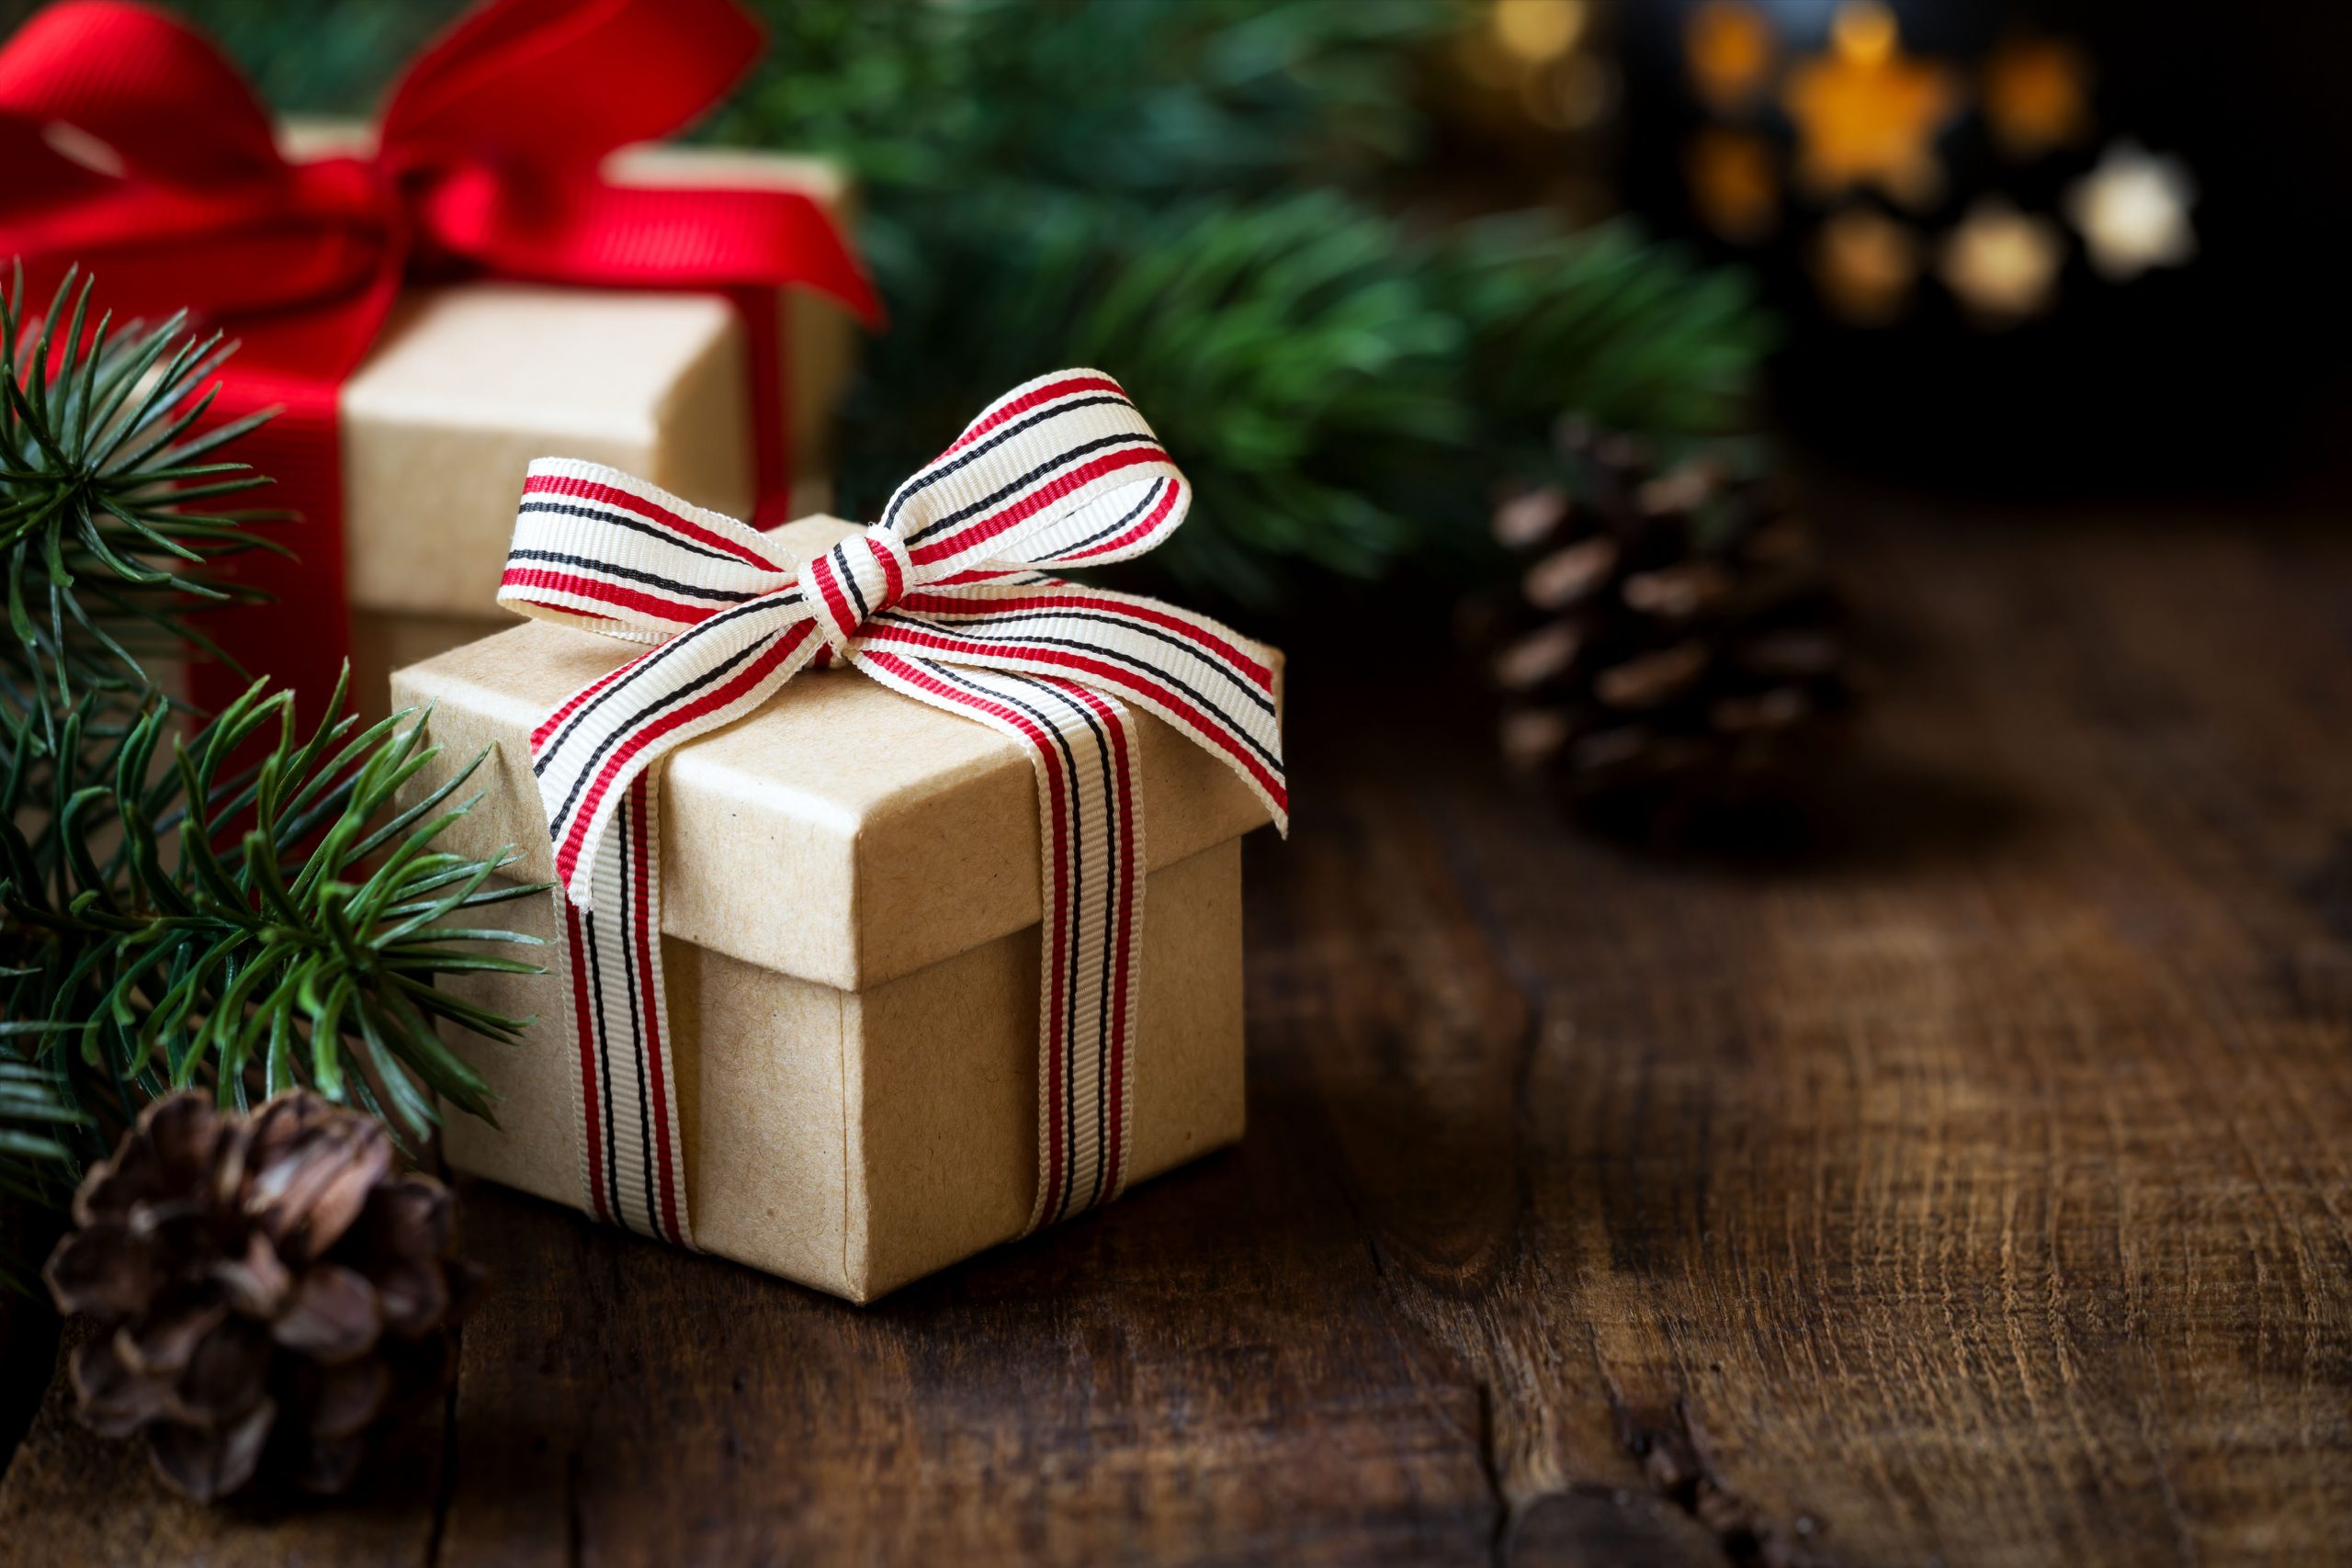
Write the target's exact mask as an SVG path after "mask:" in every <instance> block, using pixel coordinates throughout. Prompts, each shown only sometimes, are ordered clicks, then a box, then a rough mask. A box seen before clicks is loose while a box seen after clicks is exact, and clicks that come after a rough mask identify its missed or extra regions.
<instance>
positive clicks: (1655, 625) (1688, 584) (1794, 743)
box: [1492, 421, 1852, 803]
mask: <svg viewBox="0 0 2352 1568" xmlns="http://www.w3.org/2000/svg"><path fill="white" fill-rule="evenodd" d="M1559 445H1560V448H1561V455H1562V457H1563V458H1564V460H1565V464H1566V471H1565V475H1564V478H1563V479H1562V480H1561V481H1560V482H1555V483H1552V484H1547V485H1544V486H1540V487H1537V488H1532V489H1528V490H1525V491H1521V492H1520V493H1518V494H1516V495H1513V496H1512V497H1510V499H1508V500H1507V501H1505V502H1503V503H1502V504H1501V505H1500V506H1499V507H1498V509H1497V510H1496V512H1495V515H1494V531H1495V536H1496V537H1497V538H1498V540H1499V541H1500V542H1501V543H1502V544H1503V546H1504V547H1506V548H1508V549H1510V550H1511V551H1512V552H1513V553H1514V554H1515V555H1518V556H1519V557H1521V558H1522V559H1523V561H1524V562H1525V563H1526V564H1525V568H1524V570H1523V573H1522V575H1521V579H1520V584H1519V587H1520V603H1519V604H1517V605H1515V606H1514V607H1513V608H1512V609H1511V610H1510V611H1509V612H1507V613H1506V614H1505V615H1504V616H1503V617H1502V619H1503V621H1504V624H1505V626H1506V627H1507V628H1508V631H1507V635H1506V637H1503V638H1500V639H1498V640H1500V641H1501V642H1502V646H1501V647H1500V649H1499V651H1498V652H1497V653H1496V654H1495V655H1494V659H1493V665H1492V669H1493V673H1494V678H1495V681H1496V683H1497V684H1498V686H1499V687H1500V688H1501V689H1502V691H1503V693H1504V710H1503V718H1502V725H1501V744H1502V750H1503V753H1504V755H1505V757H1506V758H1507V760H1509V761H1510V762H1511V763H1512V764H1513V765H1514V766H1516V767H1518V768H1520V769H1521V770H1523V771H1526V772H1529V773H1538V774H1543V775H1546V776H1549V777H1551V778H1553V779H1555V780H1556V781H1557V782H1558V783H1559V784H1561V785H1562V787H1564V788H1565V789H1566V792H1567V793H1568V794H1569V795H1570V796H1571V798H1573V799H1576V800H1578V801H1581V802H1586V803H1595V802H1601V801H1607V802H1611V803H1620V802H1623V801H1626V800H1628V799H1629V798H1633V797H1646V798H1648V799H1650V800H1651V801H1652V802H1654V803H1655V802H1657V801H1659V800H1662V799H1664V798H1665V797H1668V796H1676V797H1689V796H1691V795H1709V794H1713V793H1718V792H1720V791H1721V790H1722V789H1723V788H1724V786H1726V785H1728V784H1732V783H1733V782H1734V781H1736V780H1741V779H1745V778H1747V777H1749V776H1752V775H1754V774H1755V773H1758V772H1760V771H1762V770H1764V769H1766V768H1768V767H1770V766H1771V765H1773V764H1775V763H1777V762H1781V761H1787V760H1789V759H1790V758H1791V757H1792V754H1793V753H1795V752H1796V751H1799V750H1804V748H1805V747H1806V746H1808V745H1809V744H1811V743H1813V742H1815V741H1817V740H1819V739H1822V738H1823V733H1824V730H1825V728H1826V726H1825V725H1824V723H1823V721H1824V720H1825V719H1826V718H1828V717H1829V716H1833V715H1835V714H1837V713H1838V712H1839V711H1841V710H1842V709H1844V708H1845V707H1846V706H1847V705H1848V704H1849V700H1850V698H1851V695H1852V689H1851V686H1850V683H1849V677H1848V674H1847V671H1846V667H1845V648H1844V638H1843V636H1842V631H1841V624H1842V621H1843V606H1842V604H1840V602H1839V600H1838V595H1837V593H1836V592H1835V590H1834V589H1833V588H1832V586H1831V585H1830V583H1829V581H1828V579H1827V575H1826V572H1825V571H1824V570H1823V569H1822V565H1821V562H1820V559H1819V557H1818V555H1817V553H1816V551H1815V546H1814V543H1813V539H1812V537H1811V535H1810V532H1809V530H1807V529H1806V528H1805V526H1804V524H1803V523H1802V522H1800V521H1799V520H1798V519H1797V518H1795V517H1794V516H1792V515H1791V514H1790V513H1788V511H1787V510H1786V508H1785V507H1784V506H1782V505H1781V503H1780V502H1779V501H1778V500H1777V498H1776V496H1775V494H1774V487H1773V486H1772V484H1771V483H1770V480H1769V479H1764V478H1760V477H1758V476H1756V475H1753V474H1740V473H1736V472H1735V471H1734V468H1733V466H1732V463H1731V460H1730V457H1729V455H1728V454H1727V453H1716V454H1713V455H1701V456H1696V457H1690V458H1687V459H1685V460H1683V461H1682V462H1680V463H1679V464H1677V465H1676V466H1674V467H1672V468H1665V469H1663V470H1661V469H1660V468H1658V467H1657V464H1656V462H1655V460H1654V459H1653V457H1651V454H1650V451H1649V448H1648V447H1647V446H1645V444H1644V443H1642V442H1640V441H1638V440H1636V439H1634V438H1633V437H1630V436H1625V435H1621V434H1602V435H1596V434H1593V433H1592V432H1591V431H1589V429H1588V428H1587V427H1585V426H1583V425H1582V424H1580V423H1577V422H1575V421H1567V422H1564V423H1563V425H1562V430H1561V434H1560V441H1559Z"/></svg>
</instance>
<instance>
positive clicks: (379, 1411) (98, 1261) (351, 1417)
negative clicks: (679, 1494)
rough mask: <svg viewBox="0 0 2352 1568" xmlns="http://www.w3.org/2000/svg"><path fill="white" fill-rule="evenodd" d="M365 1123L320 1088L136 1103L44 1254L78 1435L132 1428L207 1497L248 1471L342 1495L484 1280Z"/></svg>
mask: <svg viewBox="0 0 2352 1568" xmlns="http://www.w3.org/2000/svg"><path fill="white" fill-rule="evenodd" d="M392 1163H393V1162H392V1145H391V1139H390V1136H389V1135H387V1134H386V1133H385V1131H384V1129H383V1127H382V1126H381V1124H379V1122H376V1121H374V1120H373V1119H372V1118H369V1117H367V1116H363V1115H361V1114H359V1113H358V1112H356V1111H345V1110H344V1109H342V1108H341V1107H339V1106H335V1105H332V1104H330V1103H328V1102H327V1101H326V1100H322V1099H321V1098H319V1097H318V1096H317V1095H314V1094H309V1093H300V1092H298V1093H292V1094H286V1095H281V1096H279V1097H278V1098H277V1099H276V1100H271V1101H270V1102H269V1103H268V1104H266V1105H265V1106H263V1107H262V1108H261V1109H260V1110H259V1111H255V1112H254V1114H253V1115H251V1116H250V1117H245V1116H238V1115H235V1114H233V1113H226V1112H222V1111H217V1110H215V1109H214V1108H213V1107H212V1105H211V1104H209V1102H208V1101H207V1100H204V1099H203V1098H202V1097H200V1096H198V1095H194V1094H181V1095H175V1096H174V1097H173V1098H171V1099H169V1100H159V1101H157V1102H156V1103H155V1104H153V1105H152V1106H150V1107H148V1109H147V1111H146V1112H145V1113H144V1114H143V1115H141V1117H140V1119H139V1124H138V1125H137V1126H136V1127H134V1128H132V1129H131V1130H130V1132H129V1133H127V1134H124V1136H123V1140H122V1144H121V1145H120V1146H119V1148H117V1149H116V1151H115V1155H114V1157H113V1158H112V1159H111V1160H107V1161H106V1162H104V1163H101V1164H99V1165H97V1166H95V1167H93V1168H91V1170H90V1172H89V1175H88V1176H87V1177H86V1178H85V1179H84V1180H83V1182H82V1187H81V1190H80V1191H78V1192H76V1193H75V1194H74V1223H75V1225H76V1227H77V1228H76V1229H75V1230H74V1231H73V1232H72V1233H71V1234H69V1235H67V1236H66V1237H65V1238H64V1239H63V1240H62V1241H61V1242H59V1243H58V1245H57V1249H56V1250H55V1251H54V1252H52V1253H51V1255H50V1259H49V1266H48V1269H47V1270H46V1277H47V1279H48V1280H49V1288H50V1292H51V1294H52V1295H54V1296H55V1297H56V1299H57V1305H58V1308H59V1310H60V1311H62V1312H68V1313H82V1314H86V1315H88V1316H89V1317H91V1318H94V1319H96V1322H97V1324H98V1325H99V1327H100V1330H101V1332H99V1333H97V1334H96V1335H93V1336H92V1337H90V1338H89V1339H87V1340H86V1341H85V1342H84V1343H83V1344H82V1345H81V1346H80V1347H79V1348H77V1349H76V1350H75V1352H74V1359H73V1377H74V1393H75V1394H76V1395H77V1396H78V1398H79V1414H80V1416H81V1418H82V1421H83V1423H84V1424H85V1425H86V1426H88V1427H90V1428H91V1429H92V1430H94V1431H96V1432H99V1433H101V1434H103V1435H105V1436H107V1437H129V1436H130V1435H131V1434H133V1433H135V1432H141V1431H143V1432H145V1434H146V1436H147V1440H148V1444H149V1448H150V1450H151V1452H152V1453H153V1457H154V1461H155V1468H156V1470H157V1471H158V1472H160V1473H161V1474H162V1475H163V1477H164V1480H165V1481H167V1482H169V1483H171V1484H172V1485H173V1486H175V1487H176V1488H178V1489H179V1490H180V1491H182V1492H184V1493H186V1494H187V1495H189V1496H191V1497H194V1498H197V1499H198V1500H199V1501H203V1502H210V1501H212V1500H213V1499H215V1498H218V1497H224V1496H226V1495H229V1494H230V1493H232V1492H235V1491H237V1490H239V1489H240V1488H242V1487H243V1486H244V1485H245V1484H246V1483H248V1482H251V1481H253V1480H254V1479H255V1478H256V1477H257V1476H266V1477H267V1478H269V1479H273V1480H284V1481H290V1482H292V1483H295V1484H297V1485H300V1486H301V1487H303V1488H305V1489H306V1490H309V1491H313V1492H340V1491H342V1490H343V1489H344V1488H345V1487H346V1486H347V1485H349V1484H350V1483H351V1481H352V1479H353V1478H354V1477H355V1476H356V1475H357V1473H358V1472H359V1468H360V1464H361V1462H362V1461H363V1460H364V1459H365V1458H366V1456H367V1453H368V1445H369V1443H370V1441H371V1439H372V1438H374V1437H375V1436H376V1435H377V1434H378V1433H379V1432H381V1431H383V1430H384V1429H386V1428H388V1427H390V1426H392V1425H394V1424H396V1423H397V1422H399V1421H400V1420H401V1419H402V1418H404V1417H405V1416H409V1415H411V1414H413V1412H414V1411H415V1410H416V1409H417V1408H418V1407H419V1406H421V1405H422V1404H425V1403H426V1402H429V1401H430V1400H431V1399H432V1398H433V1397H434V1396H435V1394H437V1393H439V1392H440V1390H441V1389H442V1388H443V1387H445V1386H446V1382H447V1373H448V1370H449V1365H450V1360H451V1354H452V1345H451V1333H450V1330H451V1328H452V1327H453V1326H454V1325H455V1324H456V1321H457V1319H458V1314H460V1313H461V1312H462V1310H463V1309H464V1308H465V1306H466V1305H467V1304H468V1303H469V1301H470V1299H471V1297H472V1296H473V1294H474V1292H475V1288H476V1286H477V1285H478V1284H479V1282H480V1274H479V1271H478V1270H476V1269H474V1268H473V1267H472V1265H470V1264H467V1263H462V1262H458V1261H457V1260H456V1259H455V1258H454V1257H453V1251H454V1247H455V1245H456V1213H455V1201H454V1200H453V1199H452V1198H451V1196H450V1194H449V1192H448V1190H447V1189H446V1188H444V1187H443V1186H442V1185H441V1184H440V1183H439V1182H437V1181H435V1180H434V1179H431V1178H430V1177H425V1176H413V1175H411V1176H400V1175H395V1174H393V1169H392Z"/></svg>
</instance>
